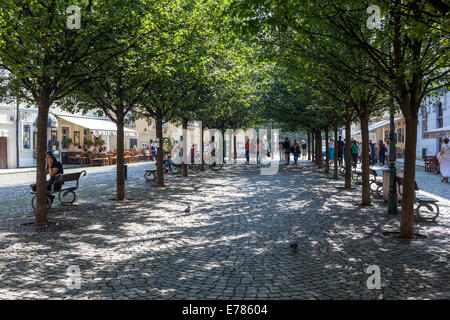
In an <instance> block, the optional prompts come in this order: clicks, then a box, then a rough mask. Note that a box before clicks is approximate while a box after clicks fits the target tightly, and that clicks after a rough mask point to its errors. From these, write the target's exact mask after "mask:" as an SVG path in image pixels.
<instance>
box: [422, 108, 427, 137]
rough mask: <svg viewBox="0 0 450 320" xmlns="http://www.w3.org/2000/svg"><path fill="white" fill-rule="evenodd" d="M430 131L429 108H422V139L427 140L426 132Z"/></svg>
mask: <svg viewBox="0 0 450 320" xmlns="http://www.w3.org/2000/svg"><path fill="white" fill-rule="evenodd" d="M427 131H428V113H427V107H422V137H423V138H425V132H427Z"/></svg>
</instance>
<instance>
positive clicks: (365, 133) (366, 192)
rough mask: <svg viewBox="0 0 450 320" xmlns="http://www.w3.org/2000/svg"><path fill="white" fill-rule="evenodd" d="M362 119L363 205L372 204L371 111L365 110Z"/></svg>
mask: <svg viewBox="0 0 450 320" xmlns="http://www.w3.org/2000/svg"><path fill="white" fill-rule="evenodd" d="M359 119H360V121H361V137H362V150H361V153H362V155H361V157H362V166H361V170H362V202H361V205H363V206H370V177H369V164H370V158H369V113H368V112H363V113H361V114H360V117H359Z"/></svg>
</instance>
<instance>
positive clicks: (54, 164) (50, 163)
mask: <svg viewBox="0 0 450 320" xmlns="http://www.w3.org/2000/svg"><path fill="white" fill-rule="evenodd" d="M46 162H47V170H46V174H48V175H50V180H48V181H47V192H50V190H51V189H52V184H53V182H54V181H55V176H56V175H57V174H63V173H64V169H63V166H62V164H61V163H60V162H59V161H58V160H56V158H55V156H54V155H53V153H51V152H50V151H48V152H47V157H46ZM61 186H62V185H61V184H55V189H54V190H55V191H57V190H60V189H61ZM30 188H31V189H32V190H33V191H34V192H36V184H31V185H30ZM51 198H52V200H53V199H54V198H55V196H51Z"/></svg>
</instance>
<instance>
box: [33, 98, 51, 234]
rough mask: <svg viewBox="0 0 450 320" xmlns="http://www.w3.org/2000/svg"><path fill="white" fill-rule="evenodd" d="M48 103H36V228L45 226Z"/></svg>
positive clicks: (44, 101)
mask: <svg viewBox="0 0 450 320" xmlns="http://www.w3.org/2000/svg"><path fill="white" fill-rule="evenodd" d="M49 109H50V103H49V102H48V98H46V97H42V96H41V97H40V99H39V101H38V119H37V128H38V132H37V150H36V151H37V155H36V209H35V212H34V223H35V225H37V226H43V225H46V224H47V222H48V220H47V181H46V179H47V174H46V167H47V164H46V152H47V124H48V111H49Z"/></svg>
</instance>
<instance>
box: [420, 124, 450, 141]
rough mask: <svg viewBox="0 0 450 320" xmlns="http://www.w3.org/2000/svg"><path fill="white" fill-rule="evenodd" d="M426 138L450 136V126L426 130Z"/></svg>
mask: <svg viewBox="0 0 450 320" xmlns="http://www.w3.org/2000/svg"><path fill="white" fill-rule="evenodd" d="M424 135H425V138H444V137H450V126H447V127H443V128H437V129H433V130H429V131H425V134H424Z"/></svg>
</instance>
